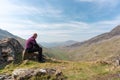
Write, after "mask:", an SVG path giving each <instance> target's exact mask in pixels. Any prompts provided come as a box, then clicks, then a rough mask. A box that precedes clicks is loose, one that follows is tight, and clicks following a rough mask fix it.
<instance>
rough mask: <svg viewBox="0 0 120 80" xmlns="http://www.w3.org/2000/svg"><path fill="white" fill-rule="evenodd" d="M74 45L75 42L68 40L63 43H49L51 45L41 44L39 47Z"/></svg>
mask: <svg viewBox="0 0 120 80" xmlns="http://www.w3.org/2000/svg"><path fill="white" fill-rule="evenodd" d="M75 43H77V41H73V40H69V41H65V42H51V43H46V42H41V45H43V46H44V47H47V48H51V47H61V46H69V45H72V44H75Z"/></svg>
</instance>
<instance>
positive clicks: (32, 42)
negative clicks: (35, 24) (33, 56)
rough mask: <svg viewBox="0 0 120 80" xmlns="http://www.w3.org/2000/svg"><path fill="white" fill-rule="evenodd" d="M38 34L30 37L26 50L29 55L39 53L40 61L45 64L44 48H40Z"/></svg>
mask: <svg viewBox="0 0 120 80" xmlns="http://www.w3.org/2000/svg"><path fill="white" fill-rule="evenodd" d="M36 38H37V33H34V34H33V36H32V37H30V38H29V39H28V40H27V41H26V44H25V49H26V52H27V53H33V52H38V53H39V54H38V61H39V62H43V61H44V60H43V56H42V47H40V46H39V45H38V44H37V42H36Z"/></svg>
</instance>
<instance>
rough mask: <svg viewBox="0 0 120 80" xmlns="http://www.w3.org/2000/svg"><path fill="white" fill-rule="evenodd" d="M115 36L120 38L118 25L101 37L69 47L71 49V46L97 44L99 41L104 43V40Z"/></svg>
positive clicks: (119, 26)
mask: <svg viewBox="0 0 120 80" xmlns="http://www.w3.org/2000/svg"><path fill="white" fill-rule="evenodd" d="M115 36H120V25H118V26H117V27H115V28H114V29H113V30H111V31H110V32H107V33H103V34H101V35H98V36H96V37H93V38H91V39H89V40H87V41H84V42H78V43H75V44H73V45H71V46H70V47H73V46H74V47H75V46H76V47H77V46H81V45H84V44H92V43H97V42H101V41H104V40H108V39H111V38H112V37H115Z"/></svg>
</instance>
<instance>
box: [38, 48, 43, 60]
mask: <svg viewBox="0 0 120 80" xmlns="http://www.w3.org/2000/svg"><path fill="white" fill-rule="evenodd" d="M38 52H39V54H38V60H39V61H44V60H43V55H42V48H41V47H39V51H38Z"/></svg>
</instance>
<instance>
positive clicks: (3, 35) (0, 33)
mask: <svg viewBox="0 0 120 80" xmlns="http://www.w3.org/2000/svg"><path fill="white" fill-rule="evenodd" d="M3 38H15V39H17V40H18V41H19V42H20V43H21V45H22V46H24V44H25V40H24V39H22V38H20V37H18V36H15V35H13V34H11V33H10V32H8V31H6V30H2V29H0V39H3Z"/></svg>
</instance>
